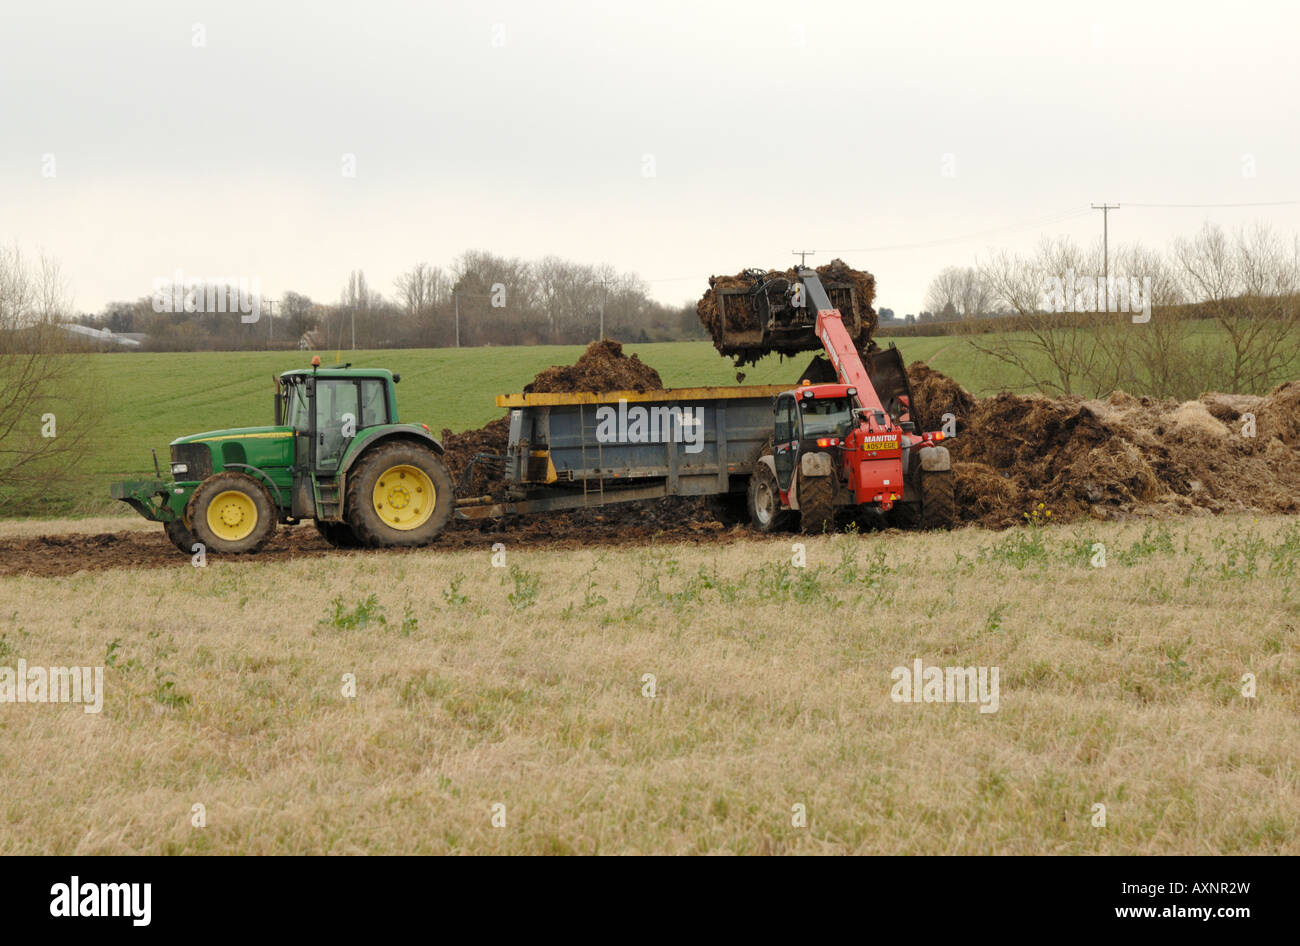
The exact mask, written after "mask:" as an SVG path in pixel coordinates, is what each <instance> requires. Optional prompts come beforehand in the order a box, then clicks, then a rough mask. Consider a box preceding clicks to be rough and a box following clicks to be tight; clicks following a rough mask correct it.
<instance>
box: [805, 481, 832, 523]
mask: <svg viewBox="0 0 1300 946" xmlns="http://www.w3.org/2000/svg"><path fill="white" fill-rule="evenodd" d="M799 528H800V529H801V530H802V531H803V533H804V535H821V534H822V533H824V532H834V531H835V483H834V482H832V480H831V478H830V477H829V476H800V477H799Z"/></svg>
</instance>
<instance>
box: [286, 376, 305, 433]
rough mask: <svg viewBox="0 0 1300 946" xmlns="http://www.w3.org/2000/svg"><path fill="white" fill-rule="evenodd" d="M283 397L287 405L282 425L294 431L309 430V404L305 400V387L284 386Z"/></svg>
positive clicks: (300, 385) (295, 385)
mask: <svg viewBox="0 0 1300 946" xmlns="http://www.w3.org/2000/svg"><path fill="white" fill-rule="evenodd" d="M285 389H286V391H285V396H286V397H287V399H288V404H287V406H286V410H285V419H284V423H285V425H286V426H288V427H292V428H293V429H294V430H310V429H311V402H310V401H309V400H308V398H307V387H306V385H303V384H286V385H285Z"/></svg>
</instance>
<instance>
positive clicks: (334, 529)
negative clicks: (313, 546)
mask: <svg viewBox="0 0 1300 946" xmlns="http://www.w3.org/2000/svg"><path fill="white" fill-rule="evenodd" d="M312 522H314V523H315V524H316V531H317V532H319V533H320V534H321V537H322V538H324V539H325V541H326V542H328V543H329V544H330V545H332V546H334V547H335V548H336V549H359V548H361V547H362V546H361V543H360V542H359V541H358V540H357V537H356V535H355V534H353V532H352V527H351V526H350V525H348V524H347V523H346V522H321V521H320V520H319V519H313V520H312Z"/></svg>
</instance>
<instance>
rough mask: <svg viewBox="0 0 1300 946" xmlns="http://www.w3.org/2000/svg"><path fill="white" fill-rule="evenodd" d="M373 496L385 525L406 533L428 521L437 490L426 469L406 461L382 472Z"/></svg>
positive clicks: (377, 511)
mask: <svg viewBox="0 0 1300 946" xmlns="http://www.w3.org/2000/svg"><path fill="white" fill-rule="evenodd" d="M371 499H372V500H373V502H374V504H375V513H376V514H377V515H378V516H379V518H380V520H381V521H382V522H383V523H384V525H386V526H391V527H392V528H394V529H401V530H402V531H403V532H406V531H408V530H410V529H418V528H419V527H420V526H422V525H424V524H425V523H426V522H428V521H429V517H430V516H432V515H433V507H434V505H436V504H437V502H438V491H437V489H435V488H434V485H433V480H431V479H429V475H428V474H427V473H425V472H424V470H421V469H420V468H419V467H416V466H410V465H409V464H405V463H403V464H401V465H399V466H395V467H391V468H389V469H387V470H385V471H384V472H383V473H381V474H380V476H379V479H378V480H376V481H375V488H374V491H373V492H372V493H371Z"/></svg>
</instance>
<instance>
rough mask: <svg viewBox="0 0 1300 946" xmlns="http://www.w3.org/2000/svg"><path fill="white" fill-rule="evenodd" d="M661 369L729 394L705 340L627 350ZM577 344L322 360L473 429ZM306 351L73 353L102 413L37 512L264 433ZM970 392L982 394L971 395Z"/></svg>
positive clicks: (89, 500)
mask: <svg viewBox="0 0 1300 946" xmlns="http://www.w3.org/2000/svg"><path fill="white" fill-rule="evenodd" d="M899 348H900V350H901V351H902V352H903V356H904V358H905V359H906V360H907V361H909V362H910V361H914V360H917V359H921V360H926V361H931V363H932V364H933V365H934V366H935V367H936V368H938V369H939V370H941V371H944V372H947V373H950V374H952V375H953V376H954V377H956V378H957V379H958V380H961V381H963V382H964V383H973V382H968V379H972V378H977V377H978V372H977V371H976V370H975V367H976V359H975V357H974V356H975V352H974V351H973V350H971V349H970V347H969V345H968V344H967V343H966V342H965V341H964V340H954V339H950V338H907V339H900V340H899ZM626 350H627V351H628V352H629V353H633V354H637V355H639V356H640V358H641V359H642V360H643V361H645V362H646V363H647V364H650V365H652V366H654V367H655V368H656V369H658V371H659V373H660V375H661V376H662V377H663V379H664V383H665V384H666V385H668V386H669V387H686V386H692V385H721V384H736V369H735V368H734V367H733V366H732V365H731V362H730V361H728V360H727V359H725V358H721V357H719V355H718V353H717V352H716V351H714V349H713V346H712V345H711V344H709V343H708V342H668V343H659V344H648V345H629V346H628V347H627V349H626ZM582 351H583V348H582V346H578V345H562V346H549V345H548V346H532V347H512V348H463V349H447V348H434V349H397V350H389V351H352V352H346V351H345V352H341V353H340V352H332V351H331V352H322V353H321V360H322V361H323V362H324V363H326V364H332V363H334V362H335V360H336V359H339V360H342V361H350V362H352V363H353V364H356V365H358V366H365V367H377V368H389V369H391V370H392V371H395V372H398V373H399V374H401V376H402V382H401V385H400V386H399V387H398V400H399V406H400V411H401V416H402V419H403V420H407V421H413V422H419V423H426V424H428V425H429V426H430V427H431V428H432V429H433V431H434V433H435V435H437V434H439V433H440V432H441V431H442V429H443V428H450V429H451V430H453V431H456V432H459V431H462V430H471V429H473V428H476V427H481V426H482V425H484V424H486V423H488V422H489V421H491V420H494V419H495V418H497V417H500V416H501V414H502V409H501V408H499V407H497V406H496V400H495V399H496V396H497V395H498V394H507V393H512V392H516V391H519V390H521V389H522V388H523V386H524V385H525V384H527V383H528V382H529V381H531V380H532V379H533V377H534V376H535V375H536V374H537V373H538V372H539V371H541V370H542V369H544V368H548V367H550V366H551V365H566V364H572V363H573V362H574V361H576V360H577V358H578V356H579V355H581V354H582ZM311 356H312V353H310V352H177V353H166V354H136V353H122V354H117V353H114V354H97V355H72V356H69V357H72V358H77V359H81V360H84V361H85V365H86V366H85V370H84V371H80V372H79V374H80V375H82V376H83V377H85V378H86V379H87V383H88V384H93V385H95V386H96V388H97V389H98V390H99V391H101V392H102V397H101V398H100V399H99V400H100V409H101V411H102V415H101V417H100V418H99V420H98V422H97V423H96V425H95V430H94V433H93V434H92V436H91V439H90V442H89V444H88V450H87V454H86V458H85V461H84V463H83V464H82V466H81V469H80V470H79V472H78V475H77V477H76V478H75V480H74V481H73V482H72V483H71V484H70V487H71V491H72V495H71V496H66V494H65V496H64V498H63V499H62V500H61V501H58V502H54V501H52V502H51V504H50V507H49V509H47V510H38V511H36V512H37V513H38V514H40V513H44V514H46V515H50V514H55V513H58V514H68V513H73V514H83V515H84V514H93V513H100V512H105V511H113V510H120V509H121V508H123V507H120V506H119V505H118V504H116V503H113V502H112V501H111V500H110V499H108V486H109V483H111V482H112V481H113V480H114V479H117V478H121V477H124V476H137V475H141V474H145V473H150V474H151V473H152V471H153V470H152V467H153V461H152V459H151V457H150V454H149V450H150V448H151V447H152V448H155V449H157V450H158V456H159V462H160V463H163V464H164V465H165V463H166V460H167V450H166V447H167V444H168V443H169V442H170V441H171V440H173V439H174V438H176V437H179V436H181V435H183V434H190V433H198V432H200V431H205V430H216V429H220V428H224V427H238V426H245V425H254V424H269V423H271V419H272V415H271V411H272V396H273V394H274V388H273V385H272V380H271V379H272V377H273V376H274V375H276V374H279V373H280V372H281V371H285V370H288V369H290V368H297V367H302V366H304V365H306V364H308V363H309V362H310V360H311ZM811 357H812V355H811V353H810V354H808V355H800V356H798V357H797V358H793V359H786V360H785V361H781V360H780V359H779V358H777V357H775V356H774V357H770V358H767V359H765V360H764V361H763V362H761V363H760V364H758V365H757V366H752V367H749V368H747V369H746V370H745V380H744V382H743V383H745V384H787V383H788V384H793V383H794V381H796V380H797V378H798V374H799V372H800V371H801V370H802V369H803V367H804V366H805V365H806V364H807V362H808V360H809V359H811ZM976 390H977V391H983V390H984V389H983V388H982V387H981V386H980V385H978V384H977V385H976Z"/></svg>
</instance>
